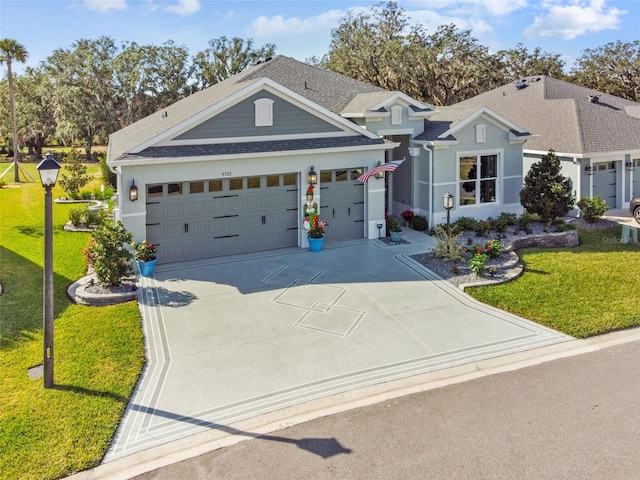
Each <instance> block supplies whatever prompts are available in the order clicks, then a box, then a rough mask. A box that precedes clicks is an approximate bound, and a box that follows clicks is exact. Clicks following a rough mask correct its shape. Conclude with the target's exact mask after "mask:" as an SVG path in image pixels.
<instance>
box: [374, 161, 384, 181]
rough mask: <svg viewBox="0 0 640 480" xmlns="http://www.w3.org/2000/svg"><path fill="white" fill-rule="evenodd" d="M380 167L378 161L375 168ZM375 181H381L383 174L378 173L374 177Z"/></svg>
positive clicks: (380, 163)
mask: <svg viewBox="0 0 640 480" xmlns="http://www.w3.org/2000/svg"><path fill="white" fill-rule="evenodd" d="M380 166H382V162H381V161H380V160H378V163H376V168H377V167H380ZM375 177H376V179H377V180H382V179H383V178H384V172H382V171H381V172H378V173H376V175H375Z"/></svg>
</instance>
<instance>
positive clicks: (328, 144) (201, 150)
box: [121, 136, 385, 160]
mask: <svg viewBox="0 0 640 480" xmlns="http://www.w3.org/2000/svg"><path fill="white" fill-rule="evenodd" d="M384 143H385V141H384V140H383V139H381V138H368V137H364V136H349V137H327V138H307V139H298V140H274V141H262V142H245V143H215V144H204V145H168V146H160V147H149V148H146V149H144V150H143V151H142V152H140V153H132V154H125V155H123V157H122V158H121V160H137V159H142V158H167V157H170V158H177V157H195V156H215V155H238V154H246V153H251V154H256V153H266V152H282V151H291V150H313V149H320V148H337V147H340V148H344V147H362V146H368V145H382V144H384Z"/></svg>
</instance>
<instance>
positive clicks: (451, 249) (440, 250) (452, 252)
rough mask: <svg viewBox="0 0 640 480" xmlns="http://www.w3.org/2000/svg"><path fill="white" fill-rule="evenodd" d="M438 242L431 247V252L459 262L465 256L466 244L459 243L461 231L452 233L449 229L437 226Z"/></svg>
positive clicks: (439, 256)
mask: <svg viewBox="0 0 640 480" xmlns="http://www.w3.org/2000/svg"><path fill="white" fill-rule="evenodd" d="M435 235H436V244H435V245H434V246H433V248H432V249H431V253H432V254H433V255H435V256H436V257H438V258H442V259H444V260H449V261H451V262H457V261H460V260H462V259H463V258H464V245H460V244H459V243H458V239H459V238H460V236H461V235H462V234H461V233H454V232H453V231H452V232H451V234H449V233H448V232H447V229H446V228H444V227H442V226H440V225H438V226H437V227H436V228H435Z"/></svg>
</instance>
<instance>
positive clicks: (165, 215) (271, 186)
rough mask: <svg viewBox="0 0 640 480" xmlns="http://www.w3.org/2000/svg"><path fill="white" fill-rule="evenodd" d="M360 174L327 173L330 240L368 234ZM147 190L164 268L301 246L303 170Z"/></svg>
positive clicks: (150, 225)
mask: <svg viewBox="0 0 640 480" xmlns="http://www.w3.org/2000/svg"><path fill="white" fill-rule="evenodd" d="M361 173H362V169H342V170H327V171H321V172H320V194H321V197H320V215H321V218H322V219H323V220H326V221H327V222H329V226H328V227H327V240H328V241H340V240H347V239H355V238H363V236H364V188H363V185H362V184H357V183H355V182H354V181H353V180H355V178H357V177H358V176H359V175H360V174H361ZM305 191H306V188H305ZM316 191H317V190H316ZM146 193H147V198H146V203H147V205H146V207H147V219H146V227H147V241H149V242H152V243H153V244H156V245H158V247H159V248H158V257H159V261H160V262H162V263H169V262H178V261H184V260H195V259H200V258H208V257H216V256H221V255H230V254H235V253H245V252H253V251H260V250H271V249H275V248H284V247H293V246H297V245H298V235H299V228H300V226H301V222H302V218H301V213H300V208H301V204H302V203H301V201H300V200H301V198H302V196H303V194H304V191H303V192H301V191H300V189H299V186H298V174H296V173H288V174H274V175H264V176H255V177H234V178H222V179H212V180H199V181H191V182H176V183H164V184H154V185H147V186H146Z"/></svg>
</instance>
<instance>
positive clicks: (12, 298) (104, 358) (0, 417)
mask: <svg viewBox="0 0 640 480" xmlns="http://www.w3.org/2000/svg"><path fill="white" fill-rule="evenodd" d="M7 166H8V164H6V163H2V164H0V169H2V171H4V169H6V168H7ZM23 166H24V167H25V168H26V169H27V170H28V171H29V173H30V174H31V175H32V176H33V177H34V178H36V179H38V178H39V177H38V175H37V172H36V170H35V167H36V164H33V163H30V164H27V163H25V164H23ZM89 168H90V173H92V174H94V175H96V176H98V175H99V168H98V166H97V165H94V164H92V165H90V166H89ZM4 178H5V180H7V181H8V182H11V181H12V180H13V172H12V171H11V172H9V173H7V175H5V177H4ZM87 188H90V187H87ZM62 195H64V192H63V191H62V190H61V189H59V188H58V187H56V189H55V190H54V194H53V196H54V198H56V197H58V196H62ZM70 208H73V207H72V206H70V205H60V204H54V207H53V217H54V233H53V242H54V262H53V264H54V290H55V294H54V295H55V308H54V311H55V343H54V345H55V363H54V365H55V384H56V386H55V388H53V389H47V390H45V389H44V388H43V386H42V379H38V380H31V379H30V378H29V377H28V375H27V369H28V368H30V367H32V366H35V365H38V364H41V363H42V276H43V273H42V264H43V249H44V245H43V237H44V231H43V222H44V189H43V188H42V186H41V185H40V183H35V184H34V183H29V184H25V183H21V184H19V186H16V185H11V184H9V185H8V187H7V188H3V189H0V283H1V284H2V286H3V289H4V292H3V295H2V296H0V405H1V406H2V407H1V408H0V472H2V474H1V475H0V477H2V478H3V479H18V478H19V479H53V478H59V477H61V476H65V475H68V474H70V473H73V472H77V471H79V470H83V469H86V468H89V467H91V466H93V465H96V464H98V463H99V462H100V460H101V459H102V457H103V455H104V454H105V452H106V450H107V448H108V446H109V443H110V441H111V438H112V436H113V434H114V433H115V429H116V427H117V425H118V422H119V420H120V417H121V415H122V412H123V410H124V408H125V406H126V404H127V401H128V398H129V396H130V395H131V393H132V391H133V388H134V385H135V382H136V380H137V378H138V375H139V373H140V371H141V369H142V365H143V362H144V347H143V339H142V330H141V326H140V313H139V310H138V308H137V305H136V302H128V303H126V304H122V305H117V306H111V307H101V308H95V307H85V306H80V305H75V304H73V303H72V302H71V301H70V300H69V299H68V298H67V296H66V289H67V287H68V286H69V285H70V284H71V283H72V282H73V281H75V280H77V279H78V278H80V277H82V276H84V275H85V270H86V266H85V263H84V258H83V256H82V248H83V247H84V246H85V245H86V243H87V241H88V239H89V235H88V234H86V233H69V232H65V231H64V230H63V229H62V226H63V225H64V223H65V222H66V221H67V220H68V211H69V209H70Z"/></svg>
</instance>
